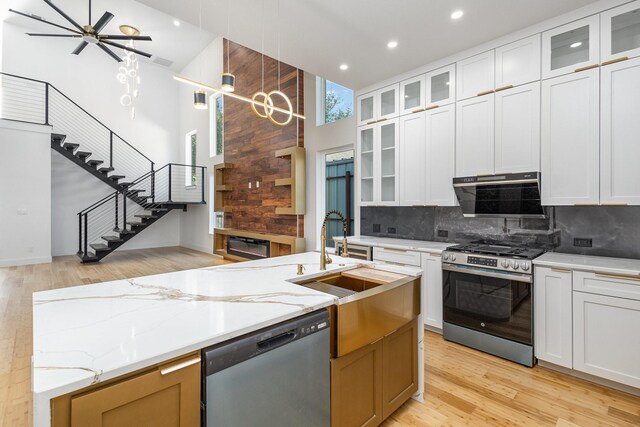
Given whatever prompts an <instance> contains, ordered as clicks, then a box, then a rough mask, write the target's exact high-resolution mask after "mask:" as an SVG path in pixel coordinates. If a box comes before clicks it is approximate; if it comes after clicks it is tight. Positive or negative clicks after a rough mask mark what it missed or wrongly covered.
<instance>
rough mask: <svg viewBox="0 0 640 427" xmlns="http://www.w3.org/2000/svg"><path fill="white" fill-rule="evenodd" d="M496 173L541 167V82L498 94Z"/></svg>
mask: <svg viewBox="0 0 640 427" xmlns="http://www.w3.org/2000/svg"><path fill="white" fill-rule="evenodd" d="M495 121H496V125H495V173H510V172H531V171H538V170H540V82H535V83H529V84H527V85H524V86H518V87H514V88H511V89H507V90H503V91H498V92H496V94H495Z"/></svg>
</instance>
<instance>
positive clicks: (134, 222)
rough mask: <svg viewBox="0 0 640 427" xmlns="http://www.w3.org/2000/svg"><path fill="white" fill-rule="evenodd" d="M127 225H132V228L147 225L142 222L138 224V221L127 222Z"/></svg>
mask: <svg viewBox="0 0 640 427" xmlns="http://www.w3.org/2000/svg"><path fill="white" fill-rule="evenodd" d="M127 225H133V226H136V225H137V226H140V225H147V224H145V223H144V222H139V221H127Z"/></svg>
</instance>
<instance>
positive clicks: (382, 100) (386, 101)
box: [358, 84, 400, 126]
mask: <svg viewBox="0 0 640 427" xmlns="http://www.w3.org/2000/svg"><path fill="white" fill-rule="evenodd" d="M399 92H400V85H399V84H393V85H390V86H386V87H384V88H382V89H378V90H377V91H375V92H370V93H367V94H365V95H360V96H359V97H358V126H365V125H371V124H374V123H376V122H379V121H382V120H387V119H391V118H394V117H398V114H399V110H400V103H399V101H398V98H399V97H398V93H399Z"/></svg>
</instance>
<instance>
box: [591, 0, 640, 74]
mask: <svg viewBox="0 0 640 427" xmlns="http://www.w3.org/2000/svg"><path fill="white" fill-rule="evenodd" d="M600 25H601V40H602V46H601V58H600V60H601V61H602V65H606V64H607V63H611V62H615V61H618V60H622V59H626V58H633V57H636V56H640V1H634V2H631V3H628V4H625V5H624V6H620V7H617V8H615V9H611V10H608V11H606V12H604V13H602V14H601V15H600Z"/></svg>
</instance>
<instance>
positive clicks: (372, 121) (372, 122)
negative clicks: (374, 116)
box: [367, 120, 376, 125]
mask: <svg viewBox="0 0 640 427" xmlns="http://www.w3.org/2000/svg"><path fill="white" fill-rule="evenodd" d="M375 122H376V120H371V121H370V122H367V124H368V125H372V124H374V123H375Z"/></svg>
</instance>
